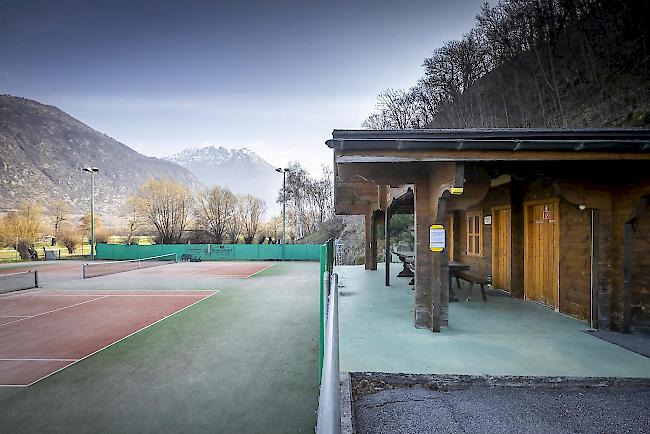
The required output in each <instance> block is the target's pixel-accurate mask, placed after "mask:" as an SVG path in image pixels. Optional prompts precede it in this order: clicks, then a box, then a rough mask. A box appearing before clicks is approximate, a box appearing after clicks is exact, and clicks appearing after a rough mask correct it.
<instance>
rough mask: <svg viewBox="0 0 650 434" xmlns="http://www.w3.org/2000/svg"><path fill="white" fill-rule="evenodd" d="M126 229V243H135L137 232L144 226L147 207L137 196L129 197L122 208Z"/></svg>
mask: <svg viewBox="0 0 650 434" xmlns="http://www.w3.org/2000/svg"><path fill="white" fill-rule="evenodd" d="M122 213H123V214H122V215H123V218H124V230H125V232H126V240H125V244H127V245H131V244H133V240H134V236H135V233H136V232H137V231H138V230H139V229H140V228H142V226H143V223H144V215H145V207H144V204H143V203H142V201H141V200H140V199H139V198H138V197H137V196H132V197H129V198H128V199H127V200H126V203H125V204H124V207H123V209H122Z"/></svg>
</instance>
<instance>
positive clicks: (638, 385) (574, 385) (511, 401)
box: [353, 374, 650, 434]
mask: <svg viewBox="0 0 650 434" xmlns="http://www.w3.org/2000/svg"><path fill="white" fill-rule="evenodd" d="M353 378H354V377H353ZM365 378H366V379H367V378H369V375H368V374H365ZM492 378H493V379H494V378H495V377H492ZM383 380H386V378H383ZM390 383H391V381H390V380H389V381H388V382H384V383H383V384H381V383H379V384H378V383H374V385H373V386H374V387H371V388H370V389H372V390H368V388H367V387H366V390H364V391H360V390H359V389H360V387H359V378H358V377H357V378H356V379H353V384H355V389H356V390H355V393H356V395H357V398H356V399H355V403H354V412H355V423H356V429H357V433H359V434H364V433H409V434H419V433H434V432H435V433H488V432H489V433H648V432H650V411H648V409H649V408H650V382H649V381H647V380H630V381H627V380H606V379H594V380H580V381H574V380H570V379H569V380H562V379H558V378H553V379H549V380H548V381H545V380H544V379H539V380H532V381H531V380H530V378H522V380H521V381H519V380H517V379H513V378H508V379H507V380H505V381H502V380H498V379H497V380H496V381H485V380H484V379H478V380H477V381H472V380H471V379H463V380H461V381H460V382H454V381H453V380H452V381H445V382H443V383H444V384H443V385H441V383H437V384H436V383H435V382H433V383H432V382H431V381H426V380H424V381H418V380H415V381H408V384H406V383H404V382H402V381H400V380H398V381H397V383H401V384H395V383H393V384H390ZM366 386H367V384H366ZM393 387H395V388H393ZM381 389H383V390H381ZM372 392H376V393H372ZM368 393H370V394H368ZM359 395H362V396H359Z"/></svg>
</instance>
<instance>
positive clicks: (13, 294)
mask: <svg viewBox="0 0 650 434" xmlns="http://www.w3.org/2000/svg"><path fill="white" fill-rule="evenodd" d="M39 283H40V282H39ZM39 289H42V288H41V287H40V286H39V287H38V288H29V289H19V290H16V291H11V292H5V293H3V294H0V300H4V299H5V298H13V297H18V296H19V295H29V294H32V293H33V292H38V290H39Z"/></svg>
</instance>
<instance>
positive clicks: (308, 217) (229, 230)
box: [0, 163, 333, 259]
mask: <svg viewBox="0 0 650 434" xmlns="http://www.w3.org/2000/svg"><path fill="white" fill-rule="evenodd" d="M286 181H287V182H286V192H284V191H282V190H280V192H279V195H278V202H282V200H283V199H284V196H285V193H286V200H287V237H288V239H290V240H294V241H295V240H296V239H300V238H303V237H304V236H305V235H308V234H311V233H313V232H315V231H317V230H318V229H319V227H320V226H321V224H322V223H323V222H325V221H327V220H329V219H330V218H331V217H332V216H333V203H332V172H331V169H329V168H323V172H322V175H321V178H319V179H315V178H312V177H311V176H310V175H309V173H308V172H307V171H306V170H305V169H303V168H302V167H301V166H300V164H298V163H292V164H290V166H289V167H288V171H287V180H286ZM265 211H266V204H265V203H264V201H262V200H261V199H258V198H256V197H254V196H252V195H250V194H246V195H238V194H234V193H232V192H231V191H230V190H228V189H227V188H223V187H219V186H215V187H210V188H207V189H204V190H201V191H199V192H196V193H195V192H192V191H191V190H190V189H189V188H188V187H187V186H185V185H183V184H181V183H178V182H176V181H173V180H171V179H166V178H163V179H155V178H152V179H150V180H148V181H146V182H145V183H144V184H142V185H141V186H140V187H139V188H138V190H137V192H136V194H134V195H133V196H131V197H129V198H128V199H127V201H126V203H125V204H124V206H123V210H122V215H121V216H120V218H121V220H122V228H121V229H115V228H114V231H115V232H117V233H118V234H119V235H121V236H122V237H123V240H124V242H125V243H126V244H133V243H134V242H136V239H138V238H137V237H138V236H139V235H150V236H153V237H154V238H155V240H156V242H158V243H163V244H174V243H179V242H188V241H189V242H214V243H223V242H230V243H237V242H239V241H243V242H245V243H247V244H251V243H253V242H258V243H264V242H269V243H273V242H278V241H279V239H280V237H281V233H282V218H281V216H275V217H272V218H270V219H269V220H268V221H263V220H264V214H265ZM94 223H95V241H96V242H99V243H102V242H108V239H109V238H110V237H111V232H110V231H109V230H108V229H106V228H104V227H103V225H102V221H101V220H100V219H99V218H98V217H97V216H95V222H94ZM90 226H91V225H90V215H89V214H88V213H87V214H85V215H83V216H82V217H81V218H78V217H75V218H73V217H72V211H71V208H70V205H69V204H68V203H66V202H64V201H55V202H53V203H52V204H51V205H50V207H49V209H48V210H44V209H43V207H42V206H41V205H40V204H36V203H33V202H25V203H23V204H22V205H21V206H20V208H19V209H17V210H15V211H12V212H10V213H8V214H6V215H5V216H4V217H2V218H0V242H2V245H4V246H12V247H14V248H16V250H18V251H19V252H20V254H21V256H22V257H23V258H25V259H27V258H29V256H30V251H29V250H30V248H31V246H32V245H33V244H34V243H35V242H36V241H37V240H38V239H39V238H41V237H42V236H43V235H44V234H48V235H52V236H54V237H55V238H56V240H57V241H58V242H59V243H60V244H63V245H64V246H65V247H66V248H67V249H68V251H69V253H70V254H72V253H74V251H75V249H76V247H78V246H79V245H80V244H81V243H82V242H83V240H84V239H89V238H90Z"/></svg>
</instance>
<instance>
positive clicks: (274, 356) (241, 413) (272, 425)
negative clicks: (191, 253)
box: [0, 261, 319, 433]
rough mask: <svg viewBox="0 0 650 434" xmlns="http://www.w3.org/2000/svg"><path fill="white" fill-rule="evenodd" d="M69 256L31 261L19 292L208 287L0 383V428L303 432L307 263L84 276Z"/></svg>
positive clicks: (309, 332) (312, 386)
mask: <svg viewBox="0 0 650 434" xmlns="http://www.w3.org/2000/svg"><path fill="white" fill-rule="evenodd" d="M271 264H272V265H273V266H272V267H270V268H266V267H267V266H268V265H271ZM80 266H81V264H80V263H68V262H67V261H61V263H55V264H49V265H47V266H42V267H38V268H39V281H41V282H43V288H41V289H37V290H29V291H40V292H43V293H47V291H61V290H65V291H77V290H79V291H84V294H85V293H87V292H89V291H93V290H97V291H107V290H109V291H125V292H128V291H138V293H142V291H156V292H157V293H159V292H160V291H170V293H171V292H172V291H177V290H200V291H202V290H205V291H219V292H218V293H216V294H215V295H213V296H212V297H208V298H206V299H205V300H203V301H201V302H200V303H197V304H195V305H192V306H190V307H188V308H187V309H184V310H182V311H180V312H178V313H177V314H175V315H173V316H171V317H169V318H166V319H164V320H162V321H160V322H158V323H156V324H154V325H152V326H150V327H148V328H146V329H144V330H142V331H139V332H137V333H135V334H134V335H132V336H130V337H128V338H126V339H124V340H121V341H119V342H117V343H115V344H114V345H112V346H109V347H108V348H106V349H103V350H102V351H100V352H98V353H96V354H94V355H92V356H90V357H88V358H86V359H83V360H81V361H80V362H78V363H76V364H74V365H71V366H69V367H67V368H65V369H64V370H62V371H60V372H57V373H55V374H54V375H51V376H49V377H47V378H45V379H43V380H41V381H39V382H37V383H35V384H33V385H31V386H29V387H23V388H15V387H3V388H0V408H1V409H2V410H0V414H1V417H0V432H224V433H236V432H246V433H256V432H265V433H266V432H278V433H280V432H282V433H285V432H313V426H314V425H315V416H314V411H315V410H316V407H317V396H318V359H317V357H318V334H319V331H318V300H319V299H318V275H319V266H318V264H317V263H264V262H260V263H240V264H233V263H229V264H221V263H206V262H203V263H191V264H190V263H178V264H169V265H164V266H160V267H154V268H146V269H142V270H134V271H128V272H123V273H120V274H114V275H108V276H100V277H95V278H92V279H85V280H83V279H81V272H80ZM260 266H261V268H259V267H260ZM222 267H226V268H222ZM228 267H230V268H228ZM233 267H235V268H233ZM256 267H257V268H256ZM11 268H12V272H13V271H15V267H11ZM26 268H33V267H26ZM0 271H2V269H0ZM17 297H20V295H18V296H17ZM0 303H1V297H0ZM92 326H93V324H88V327H92Z"/></svg>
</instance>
